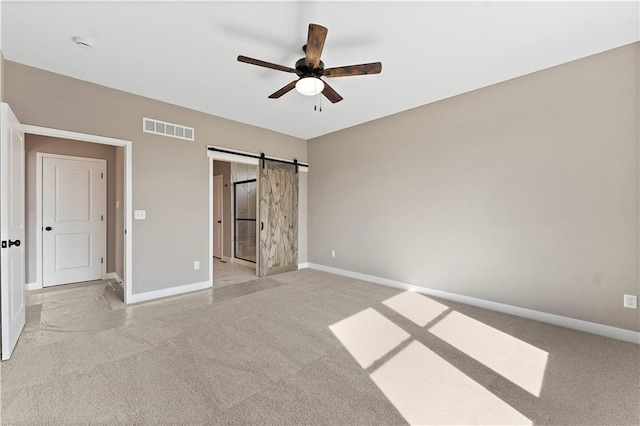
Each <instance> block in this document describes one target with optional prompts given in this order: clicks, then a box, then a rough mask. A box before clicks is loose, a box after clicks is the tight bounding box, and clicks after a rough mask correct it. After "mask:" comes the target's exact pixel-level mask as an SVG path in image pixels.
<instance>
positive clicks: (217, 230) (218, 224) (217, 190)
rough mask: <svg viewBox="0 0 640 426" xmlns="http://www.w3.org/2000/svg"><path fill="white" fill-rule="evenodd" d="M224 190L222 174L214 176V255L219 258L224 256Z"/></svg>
mask: <svg viewBox="0 0 640 426" xmlns="http://www.w3.org/2000/svg"><path fill="white" fill-rule="evenodd" d="M223 190H224V185H223V181H222V175H218V176H214V177H213V256H214V257H217V258H219V259H221V258H222V244H223V231H222V214H223V201H222V198H223V197H222V194H223Z"/></svg>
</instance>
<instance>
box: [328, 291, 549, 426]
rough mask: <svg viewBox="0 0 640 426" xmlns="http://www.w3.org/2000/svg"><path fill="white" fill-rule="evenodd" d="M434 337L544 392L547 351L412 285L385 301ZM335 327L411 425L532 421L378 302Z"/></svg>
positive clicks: (535, 391) (519, 383) (526, 387)
mask: <svg viewBox="0 0 640 426" xmlns="http://www.w3.org/2000/svg"><path fill="white" fill-rule="evenodd" d="M382 303H383V304H384V305H386V306H387V307H389V308H391V309H393V310H394V311H395V312H397V313H399V314H400V315H402V316H403V317H405V318H407V319H408V320H410V321H411V322H413V323H415V324H417V325H418V326H420V327H425V326H428V328H427V330H428V332H429V333H431V334H432V335H433V336H436V337H437V338H438V339H440V340H442V341H444V342H446V343H447V344H449V345H451V346H452V347H453V348H455V349H456V350H457V351H460V352H462V353H464V354H465V355H467V356H469V357H471V358H473V359H474V360H476V361H477V362H479V363H481V364H483V365H484V366H486V367H487V368H489V369H491V370H493V371H494V372H496V373H498V374H499V375H501V376H502V377H504V378H505V379H507V380H509V381H510V382H512V383H514V384H516V385H517V386H519V387H521V388H522V389H524V390H525V391H527V392H529V393H530V394H532V395H534V396H536V397H539V396H540V391H541V388H542V383H543V380H544V374H545V370H546V367H547V359H548V353H547V352H545V351H543V350H541V349H539V348H537V347H535V346H533V345H530V344H528V343H526V342H523V341H522V340H520V339H517V338H515V337H513V336H511V335H509V334H506V333H504V332H502V331H500V330H497V329H495V328H493V327H490V326H488V325H486V324H484V323H482V322H480V321H478V320H475V319H473V318H470V317H468V316H466V315H463V314H461V313H459V312H457V311H453V310H451V309H450V308H449V307H448V306H446V305H444V304H442V303H439V302H436V301H434V300H432V299H430V298H428V297H425V296H423V295H420V294H417V293H414V292H411V291H407V292H403V293H400V294H398V295H396V296H394V297H391V298H389V299H387V300H385V301H383V302H382ZM329 329H330V330H331V331H332V332H333V333H334V335H335V336H336V337H337V338H338V340H339V341H340V342H341V343H342V344H343V346H344V347H345V348H346V349H347V350H348V351H349V353H350V354H351V355H352V356H353V357H354V358H355V360H356V361H357V362H358V364H360V366H361V367H362V368H364V369H367V368H369V367H371V366H373V365H374V363H375V362H376V361H379V360H383V361H385V362H384V363H383V364H382V365H380V366H379V367H378V366H376V368H377V369H376V370H375V371H373V372H371V374H370V377H371V379H372V380H373V381H374V383H375V384H376V385H377V386H378V388H379V389H380V390H381V391H382V392H383V393H384V395H385V396H386V397H387V398H388V399H389V401H391V403H393V405H394V406H395V407H396V409H397V410H398V411H399V412H400V414H402V416H403V417H404V418H405V419H406V420H407V421H408V422H409V423H410V424H532V422H531V420H529V419H528V418H527V417H525V416H524V415H522V414H521V413H519V412H518V411H517V410H515V409H514V408H513V407H511V406H510V405H509V404H508V403H506V402H505V401H503V400H501V399H500V398H499V397H498V396H496V395H494V394H493V393H492V392H490V391H489V390H488V389H486V388H485V387H483V386H482V385H480V384H479V383H477V382H476V381H474V380H473V379H472V378H471V377H469V376H468V375H466V374H465V373H463V372H462V371H460V370H459V369H458V368H456V367H455V366H454V365H452V364H451V363H449V362H447V361H446V360H445V359H443V358H441V357H440V356H439V355H437V354H436V353H435V352H433V351H432V350H430V349H429V348H428V347H426V346H425V345H424V344H423V343H421V342H418V341H415V340H413V341H410V342H409V343H408V344H407V345H405V346H404V347H402V348H401V349H400V350H399V351H398V352H397V353H395V354H393V356H392V357H391V358H389V359H387V360H384V357H385V356H387V355H388V354H390V353H391V352H392V351H394V350H396V349H397V348H399V347H400V346H401V345H403V342H405V341H407V340H408V339H410V338H411V337H413V336H411V335H410V334H409V333H407V332H406V331H405V330H403V329H402V328H400V327H399V326H398V325H396V324H395V323H394V322H392V321H391V320H390V319H388V318H386V317H385V316H384V315H382V314H380V313H379V312H378V311H376V310H375V309H373V308H367V309H365V310H364V311H361V312H359V313H357V314H355V315H352V316H350V317H348V318H346V319H344V320H342V321H339V322H337V323H335V324H333V325H331V326H329Z"/></svg>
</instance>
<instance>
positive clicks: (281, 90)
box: [269, 80, 298, 99]
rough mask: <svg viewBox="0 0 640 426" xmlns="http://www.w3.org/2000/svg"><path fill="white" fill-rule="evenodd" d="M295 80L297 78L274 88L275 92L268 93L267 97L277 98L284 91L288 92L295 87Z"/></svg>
mask: <svg viewBox="0 0 640 426" xmlns="http://www.w3.org/2000/svg"><path fill="white" fill-rule="evenodd" d="M297 82H298V80H294V81H292V82H291V83H289V84H287V85H286V86H284V87H283V88H282V89H279V90H276V91H275V92H273V93H272V94H270V95H269V98H271V99H278V98H279V97H280V96H282V95H284V94H285V93H289V92H290V91H291V90H293V88H294V87H296V83H297Z"/></svg>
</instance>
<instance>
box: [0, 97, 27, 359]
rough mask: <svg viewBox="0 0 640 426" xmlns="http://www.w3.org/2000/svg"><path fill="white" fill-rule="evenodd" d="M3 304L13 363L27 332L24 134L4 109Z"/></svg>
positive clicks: (5, 340) (0, 196)
mask: <svg viewBox="0 0 640 426" xmlns="http://www.w3.org/2000/svg"><path fill="white" fill-rule="evenodd" d="M0 115H1V118H0V132H1V135H0V240H1V241H2V248H1V249H0V250H1V252H2V256H0V297H1V300H0V304H1V309H2V359H3V360H5V359H9V357H10V356H11V353H12V352H13V349H14V348H15V346H16V343H17V342H18V337H20V333H21V332H22V329H23V328H24V322H25V306H24V285H25V263H24V258H25V250H24V244H23V242H24V221H25V219H24V216H25V215H24V132H23V131H22V127H21V126H20V123H19V122H18V119H17V118H16V116H15V115H13V112H12V111H11V109H10V108H9V105H7V104H6V103H2V105H1V107H0Z"/></svg>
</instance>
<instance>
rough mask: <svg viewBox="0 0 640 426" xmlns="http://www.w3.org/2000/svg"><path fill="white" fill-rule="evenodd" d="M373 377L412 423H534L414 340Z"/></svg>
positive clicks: (374, 373)
mask: <svg viewBox="0 0 640 426" xmlns="http://www.w3.org/2000/svg"><path fill="white" fill-rule="evenodd" d="M371 379H372V380H373V381H374V382H375V384H376V385H377V386H378V387H379V388H380V390H381V391H382V392H383V393H384V394H385V396H386V397H387V398H388V399H389V401H391V403H392V404H393V405H394V406H395V407H396V409H397V410H398V411H399V412H400V414H402V416H403V417H404V418H405V420H406V421H407V422H409V424H412V425H425V424H431V425H432V424H437V425H444V424H465V425H471V424H476V425H486V424H494V425H495V424H500V425H530V424H532V422H531V420H529V419H527V418H526V417H525V416H523V415H522V414H520V413H519V412H518V411H516V410H515V409H514V408H512V407H511V406H510V405H509V404H507V403H506V402H504V401H502V400H501V399H500V398H498V397H497V396H495V395H494V394H492V393H491V392H489V391H488V390H487V389H485V388H484V387H482V386H481V385H480V384H479V383H477V382H475V381H474V380H472V379H471V378H470V377H468V376H467V375H465V374H464V373H462V372H461V371H460V370H458V369H457V368H455V367H454V366H453V365H451V364H450V363H448V362H447V361H445V360H444V359H442V358H441V357H439V356H438V355H436V354H435V353H434V352H432V351H431V350H429V349H428V348H427V347H426V346H424V345H423V344H422V343H420V342H416V341H413V342H411V343H410V344H409V345H408V346H407V347H405V348H404V349H402V350H401V351H400V352H398V353H397V354H396V355H394V356H393V358H391V359H390V360H388V361H387V362H386V363H384V364H383V365H382V366H381V367H380V368H378V369H377V370H376V371H374V372H373V373H372V374H371Z"/></svg>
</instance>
